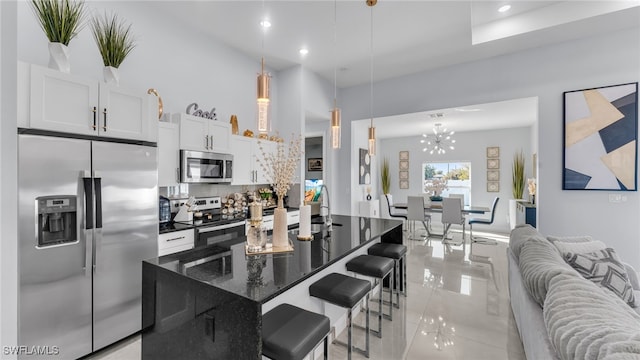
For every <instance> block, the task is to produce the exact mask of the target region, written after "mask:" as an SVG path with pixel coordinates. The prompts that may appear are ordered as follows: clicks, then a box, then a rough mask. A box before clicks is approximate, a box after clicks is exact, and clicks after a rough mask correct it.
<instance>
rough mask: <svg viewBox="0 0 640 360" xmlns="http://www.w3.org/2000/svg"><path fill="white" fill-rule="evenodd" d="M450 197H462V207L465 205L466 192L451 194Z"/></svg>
mask: <svg viewBox="0 0 640 360" xmlns="http://www.w3.org/2000/svg"><path fill="white" fill-rule="evenodd" d="M449 197H450V198H456V199H460V201H462V207H464V194H449Z"/></svg>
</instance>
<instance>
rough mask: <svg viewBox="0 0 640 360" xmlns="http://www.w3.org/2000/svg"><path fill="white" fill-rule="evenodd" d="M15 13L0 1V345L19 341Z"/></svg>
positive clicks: (10, 356)
mask: <svg viewBox="0 0 640 360" xmlns="http://www.w3.org/2000/svg"><path fill="white" fill-rule="evenodd" d="M16 13H17V9H16V4H15V2H9V1H0V44H1V46H0V199H2V201H1V202H0V203H1V205H0V229H1V231H0V346H11V345H17V343H18V335H17V334H18V331H17V329H18V327H17V326H18V311H17V309H18V295H17V294H18V277H17V275H16V274H17V273H18V246H17V245H18V244H17V241H16V238H17V228H18V227H17V223H18V220H17V215H16V209H17V208H18V198H17V197H18V195H17V194H18V191H17V189H18V185H17V181H18V179H17V177H16V174H17V164H16V163H17V156H16V154H17V146H18V145H17V141H18V139H17V136H16V126H15V123H16V116H17V115H16V111H17V110H16V106H17V104H16V102H17V100H16V53H17V50H16V47H17V37H16V28H17V17H16ZM2 358H3V359H14V358H16V356H15V355H13V356H12V355H4V354H3V355H2Z"/></svg>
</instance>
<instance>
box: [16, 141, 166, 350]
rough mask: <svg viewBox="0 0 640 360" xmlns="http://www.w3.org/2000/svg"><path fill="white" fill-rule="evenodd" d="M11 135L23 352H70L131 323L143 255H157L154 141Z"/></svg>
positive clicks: (136, 322)
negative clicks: (16, 162)
mask: <svg viewBox="0 0 640 360" xmlns="http://www.w3.org/2000/svg"><path fill="white" fill-rule="evenodd" d="M18 144H19V148H18V159H19V168H18V172H19V174H18V181H19V195H18V196H19V215H18V216H19V225H18V226H19V229H18V234H19V235H18V236H19V257H20V258H19V267H20V273H19V278H20V279H19V282H20V294H19V339H18V340H19V343H20V345H24V346H27V349H28V350H30V355H28V356H25V358H29V359H35V358H39V357H40V358H43V359H44V358H51V357H52V355H57V356H56V358H60V359H72V358H73V359H74V358H78V357H81V356H84V355H87V354H89V353H91V352H93V351H96V350H98V349H100V348H103V347H105V346H107V345H109V344H111V343H113V342H115V341H117V340H119V339H122V338H124V337H126V336H128V335H131V334H133V333H135V332H137V331H139V330H140V328H141V317H142V315H141V308H142V305H141V294H142V291H141V284H142V260H144V259H148V258H152V257H155V256H157V236H158V235H157V234H158V205H157V199H158V188H157V184H158V181H157V160H156V148H155V147H152V146H142V145H133V144H123V143H112V142H106V141H92V140H82V139H72V138H62V137H53V136H40V135H18ZM33 347H40V348H33ZM34 353H36V354H37V353H40V355H41V356H34V355H33V354H34Z"/></svg>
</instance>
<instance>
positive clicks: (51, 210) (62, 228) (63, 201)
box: [36, 195, 78, 248]
mask: <svg viewBox="0 0 640 360" xmlns="http://www.w3.org/2000/svg"><path fill="white" fill-rule="evenodd" d="M36 204H37V211H38V228H37V229H36V231H37V238H38V245H37V246H38V247H39V248H40V247H47V246H53V245H60V244H66V243H73V242H76V241H77V240H78V236H77V226H76V219H77V213H76V197H75V196H73V195H59V196H40V197H38V198H36Z"/></svg>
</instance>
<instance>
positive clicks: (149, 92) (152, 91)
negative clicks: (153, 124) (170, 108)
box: [147, 88, 164, 120]
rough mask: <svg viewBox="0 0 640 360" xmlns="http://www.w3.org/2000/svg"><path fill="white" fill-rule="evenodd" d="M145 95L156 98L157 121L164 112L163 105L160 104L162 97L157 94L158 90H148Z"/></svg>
mask: <svg viewBox="0 0 640 360" xmlns="http://www.w3.org/2000/svg"><path fill="white" fill-rule="evenodd" d="M147 94H150V95H151V94H153V95H155V96H157V97H158V120H160V119H162V113H163V112H164V104H163V103H162V97H161V96H160V94H158V90H156V89H154V88H150V89H149V90H147Z"/></svg>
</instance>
